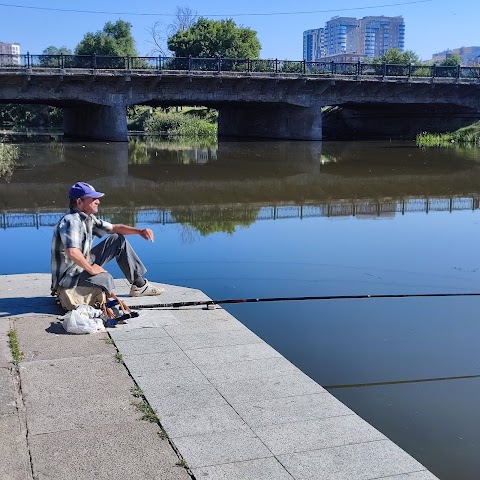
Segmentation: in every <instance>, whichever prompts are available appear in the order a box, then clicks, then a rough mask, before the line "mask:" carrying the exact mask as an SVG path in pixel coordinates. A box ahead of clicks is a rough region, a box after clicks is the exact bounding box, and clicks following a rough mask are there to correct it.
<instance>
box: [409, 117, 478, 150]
mask: <svg viewBox="0 0 480 480" xmlns="http://www.w3.org/2000/svg"><path fill="white" fill-rule="evenodd" d="M417 145H418V146H419V147H458V146H462V147H478V146H480V122H476V123H474V124H473V125H470V126H468V127H464V128H460V129H459V130H456V131H454V132H449V133H427V132H423V133H421V134H419V135H417Z"/></svg>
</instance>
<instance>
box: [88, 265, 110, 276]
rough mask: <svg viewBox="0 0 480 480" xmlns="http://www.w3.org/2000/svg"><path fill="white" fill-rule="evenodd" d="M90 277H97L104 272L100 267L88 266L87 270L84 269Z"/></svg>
mask: <svg viewBox="0 0 480 480" xmlns="http://www.w3.org/2000/svg"><path fill="white" fill-rule="evenodd" d="M85 270H87V272H88V273H89V274H90V275H98V274H99V273H103V272H106V270H105V269H104V268H103V267H101V266H100V265H97V264H96V263H94V264H93V265H90V268H89V269H85Z"/></svg>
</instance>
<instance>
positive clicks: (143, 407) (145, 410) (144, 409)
mask: <svg viewBox="0 0 480 480" xmlns="http://www.w3.org/2000/svg"><path fill="white" fill-rule="evenodd" d="M134 405H135V406H136V407H137V409H138V410H139V411H140V412H141V413H142V420H147V422H151V423H160V422H159V420H158V417H157V414H156V413H155V410H154V409H153V408H152V407H151V406H150V405H149V404H148V403H147V401H146V400H145V399H142V402H140V403H135V404H134Z"/></svg>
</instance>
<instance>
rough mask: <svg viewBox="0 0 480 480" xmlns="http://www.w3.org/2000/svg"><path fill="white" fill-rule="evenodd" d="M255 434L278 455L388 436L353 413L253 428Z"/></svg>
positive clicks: (381, 438) (371, 440)
mask: <svg viewBox="0 0 480 480" xmlns="http://www.w3.org/2000/svg"><path fill="white" fill-rule="evenodd" d="M253 431H254V432H255V433H256V434H257V436H258V437H259V438H260V440H262V442H263V443H265V445H266V446H267V447H268V448H269V449H270V450H271V451H272V452H273V453H274V454H275V455H281V454H286V453H295V452H305V451H308V450H318V449H321V448H330V447H337V446H341V445H348V444H352V443H363V442H373V441H375V440H384V439H385V435H383V434H381V433H380V432H379V431H378V430H377V429H375V428H374V427H372V426H371V425H369V424H368V423H367V422H365V420H362V419H361V418H360V417H359V416H357V415H354V414H352V415H343V416H341V417H329V418H321V419H318V420H309V421H305V422H295V423H282V424H280V425H267V426H265V427H254V428H253Z"/></svg>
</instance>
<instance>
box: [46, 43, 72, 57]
mask: <svg viewBox="0 0 480 480" xmlns="http://www.w3.org/2000/svg"><path fill="white" fill-rule="evenodd" d="M42 55H73V52H72V51H71V50H70V49H69V48H67V47H65V46H63V47H54V46H53V45H50V46H49V47H47V48H45V49H44V50H43V52H42Z"/></svg>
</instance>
